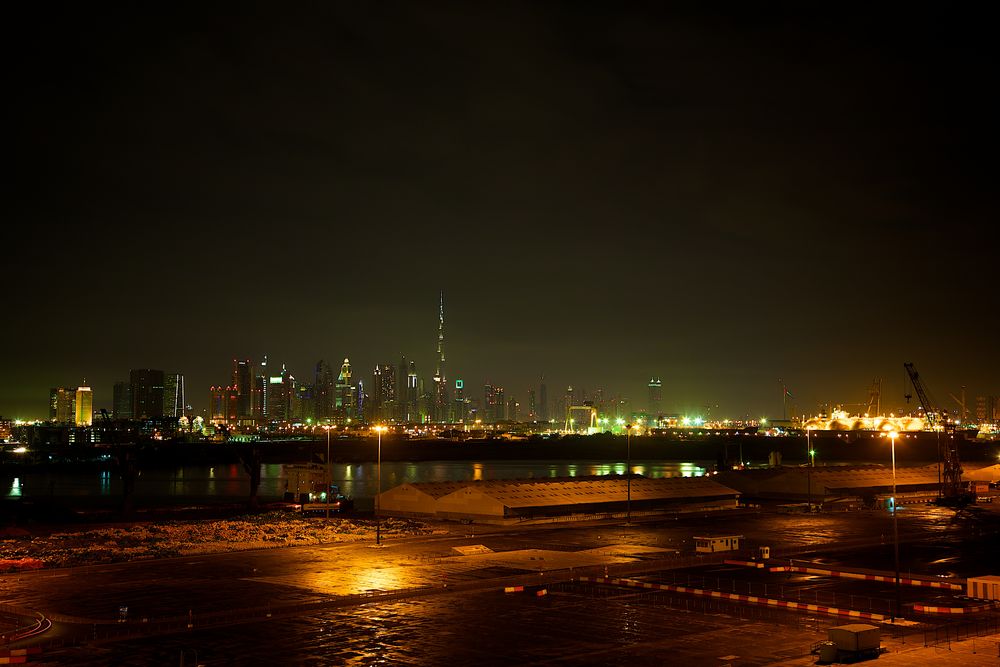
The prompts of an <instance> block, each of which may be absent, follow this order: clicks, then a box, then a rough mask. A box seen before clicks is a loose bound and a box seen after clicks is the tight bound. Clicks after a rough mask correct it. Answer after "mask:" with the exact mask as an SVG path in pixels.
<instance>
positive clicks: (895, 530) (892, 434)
mask: <svg viewBox="0 0 1000 667" xmlns="http://www.w3.org/2000/svg"><path fill="white" fill-rule="evenodd" d="M898 437H899V433H897V432H896V431H895V430H892V431H889V441H890V442H891V443H892V545H893V551H894V555H895V561H896V616H899V608H900V602H899V524H898V523H897V521H896V438H898Z"/></svg>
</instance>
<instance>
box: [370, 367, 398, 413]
mask: <svg viewBox="0 0 1000 667" xmlns="http://www.w3.org/2000/svg"><path fill="white" fill-rule="evenodd" d="M369 410H370V416H371V417H372V418H373V419H376V420H379V421H385V420H388V419H393V418H395V416H396V367H395V366H393V365H392V364H381V365H376V366H375V369H374V370H373V371H372V388H371V402H370V405H369Z"/></svg>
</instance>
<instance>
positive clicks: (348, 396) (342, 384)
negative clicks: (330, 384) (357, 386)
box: [335, 357, 355, 423]
mask: <svg viewBox="0 0 1000 667" xmlns="http://www.w3.org/2000/svg"><path fill="white" fill-rule="evenodd" d="M354 405H355V396H354V386H353V385H352V384H351V360H350V359H348V358H346V357H345V358H344V363H343V364H342V365H341V366H340V374H339V375H338V376H337V403H336V406H335V407H336V412H337V419H338V420H339V421H340V422H341V423H343V422H346V421H347V420H348V419H352V418H354V417H355V414H354Z"/></svg>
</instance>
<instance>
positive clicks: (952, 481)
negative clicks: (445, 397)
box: [903, 363, 969, 504]
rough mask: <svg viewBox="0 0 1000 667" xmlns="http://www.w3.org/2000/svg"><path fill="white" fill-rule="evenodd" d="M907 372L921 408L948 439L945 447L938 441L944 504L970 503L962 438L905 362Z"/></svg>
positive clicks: (932, 425) (933, 426) (937, 429)
mask: <svg viewBox="0 0 1000 667" xmlns="http://www.w3.org/2000/svg"><path fill="white" fill-rule="evenodd" d="M903 369H904V370H905V371H906V374H907V376H909V378H910V384H912V385H913V391H915V392H916V394H917V399H918V400H919V401H920V407H921V408H923V410H924V415H926V417H927V423H928V424H929V425H930V426H931V428H933V429H934V430H935V431H938V432H939V433H940V432H941V431H944V432H945V434H946V435H947V436H948V437H947V439H946V440H945V443H944V445H941V444H940V440H939V441H938V443H939V444H938V455H939V456H940V458H941V498H940V501H941V502H942V503H944V504H964V503H965V502H968V501H969V494H968V493H967V492H966V491H965V490H964V489H963V488H962V463H961V462H960V461H959V459H958V439H957V438H956V437H955V425H954V423H952V422H950V421H949V419H948V411H947V410H945V409H944V408H939V407H938V406H937V404H936V403H935V402H934V401H933V399H932V398H931V397H930V394H929V392H928V391H927V388H926V387H925V386H924V383H923V382H921V380H920V373H918V372H917V369H916V368H915V367H914V366H913V364H912V363H904V364H903Z"/></svg>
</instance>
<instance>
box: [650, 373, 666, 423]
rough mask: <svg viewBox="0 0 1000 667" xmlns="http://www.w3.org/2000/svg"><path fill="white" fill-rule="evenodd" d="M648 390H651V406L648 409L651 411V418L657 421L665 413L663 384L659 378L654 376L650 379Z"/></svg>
mask: <svg viewBox="0 0 1000 667" xmlns="http://www.w3.org/2000/svg"><path fill="white" fill-rule="evenodd" d="M647 389H648V390H649V404H648V405H647V406H646V409H647V410H648V411H649V418H650V419H653V420H656V419H658V418H659V416H660V414H661V412H662V411H663V382H662V381H661V380H660V378H659V377H657V376H653V377H651V378H649V384H648V385H647Z"/></svg>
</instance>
